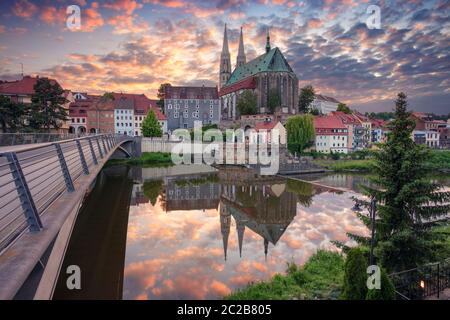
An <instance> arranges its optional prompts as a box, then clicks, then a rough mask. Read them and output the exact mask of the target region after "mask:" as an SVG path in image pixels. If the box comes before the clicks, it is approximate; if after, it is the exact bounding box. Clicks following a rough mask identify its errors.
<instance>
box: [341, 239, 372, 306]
mask: <svg viewBox="0 0 450 320" xmlns="http://www.w3.org/2000/svg"><path fill="white" fill-rule="evenodd" d="M344 272H345V273H344V286H343V288H342V298H343V299H345V300H365V299H366V295H367V259H366V257H365V256H364V253H363V251H362V249H361V248H358V247H356V248H352V249H350V250H349V251H348V253H347V259H346V260H345V266H344Z"/></svg>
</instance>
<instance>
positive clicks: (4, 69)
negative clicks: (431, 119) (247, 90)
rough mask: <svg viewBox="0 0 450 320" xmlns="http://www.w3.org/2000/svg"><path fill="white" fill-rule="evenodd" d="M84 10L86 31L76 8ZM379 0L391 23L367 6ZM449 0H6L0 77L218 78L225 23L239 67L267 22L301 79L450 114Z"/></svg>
mask: <svg viewBox="0 0 450 320" xmlns="http://www.w3.org/2000/svg"><path fill="white" fill-rule="evenodd" d="M71 4H77V5H79V6H80V8H81V30H79V31H70V30H69V29H68V28H67V27H66V19H67V16H68V15H67V14H66V8H67V6H68V5H71ZM370 4H373V5H378V6H379V7H380V8H381V29H372V30H370V29H368V28H367V26H366V24H365V21H366V19H367V17H368V15H367V14H366V9H367V7H368V6H369V5H370ZM449 13H450V1H448V0H431V1H422V0H410V1H388V0H386V1H383V0H381V1H376V0H373V1H372V0H359V1H358V0H338V1H331V0H308V1H306V0H305V1H290V0H254V1H245V0H230V1H226V0H209V1H200V0H194V1H181V0H116V1H114V0H107V1H87V0H68V1H66V0H57V1H50V0H42V1H38V0H18V1H12V0H1V1H0V79H2V80H12V79H17V78H19V77H20V72H21V71H20V70H21V66H20V63H23V64H24V73H25V74H32V75H34V74H39V75H41V76H50V77H53V78H55V79H57V80H58V81H59V82H60V84H61V85H62V86H63V87H64V88H67V89H71V90H73V91H84V92H86V91H87V92H89V93H100V92H104V91H118V92H119V91H123V92H130V93H145V94H147V95H148V96H149V97H151V98H153V97H154V96H155V94H156V90H157V88H158V87H159V84H160V83H163V82H169V83H171V84H173V85H193V84H196V85H201V84H205V85H216V84H217V83H218V69H219V68H218V61H219V56H220V51H221V47H222V37H223V28H224V24H225V23H227V24H228V26H229V40H230V52H231V59H232V64H234V63H235V61H236V54H237V42H238V37H239V28H240V27H241V26H243V29H244V42H245V50H246V54H247V60H250V59H252V58H254V57H256V56H257V55H259V54H262V53H263V52H264V46H265V30H266V29H267V27H269V28H270V35H271V42H272V46H273V47H274V46H277V47H279V48H280V49H281V50H282V52H283V53H284V54H285V56H286V58H287V60H288V62H289V63H290V65H291V66H292V68H293V69H294V71H295V72H296V74H297V76H298V78H299V80H300V86H304V85H306V84H312V85H313V86H314V87H315V88H316V91H317V92H319V93H322V94H325V95H329V96H334V97H336V98H337V99H339V100H341V101H343V102H346V103H348V104H349V105H350V106H351V107H353V108H356V109H359V110H361V111H386V110H391V109H392V106H393V103H392V100H393V99H394V98H395V95H396V93H397V92H398V91H401V90H404V91H405V92H407V94H408V95H409V97H410V106H411V108H414V109H415V110H419V111H429V112H435V113H439V114H447V113H449V112H450V103H449V99H450V57H449V52H450V40H449V39H450V19H449Z"/></svg>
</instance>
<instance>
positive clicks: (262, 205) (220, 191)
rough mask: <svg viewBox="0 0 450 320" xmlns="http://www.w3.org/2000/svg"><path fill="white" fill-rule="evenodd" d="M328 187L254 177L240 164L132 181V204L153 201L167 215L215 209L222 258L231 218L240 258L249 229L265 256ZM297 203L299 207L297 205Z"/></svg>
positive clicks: (225, 257)
mask: <svg viewBox="0 0 450 320" xmlns="http://www.w3.org/2000/svg"><path fill="white" fill-rule="evenodd" d="M329 191H330V189H329V188H317V187H313V186H312V185H311V184H309V183H305V182H302V181H293V180H291V179H284V178H280V177H273V176H271V177H264V176H255V174H254V172H253V171H251V170H247V169H244V168H231V169H221V170H219V171H217V172H213V173H209V174H194V175H185V176H179V175H178V176H172V177H171V176H164V177H161V179H153V180H147V181H145V182H143V183H141V184H139V183H138V184H135V185H134V188H133V197H132V201H131V204H132V205H140V204H143V203H149V202H150V203H151V204H152V205H153V206H154V205H155V204H156V202H157V199H158V203H159V205H160V206H161V208H162V209H163V211H165V212H166V213H167V214H170V213H171V212H173V211H180V210H181V211H182V210H203V211H204V210H208V209H215V210H217V211H218V213H219V214H218V216H219V219H220V232H221V236H222V240H223V253H224V259H225V260H227V252H228V241H229V235H230V229H231V227H232V225H233V223H232V220H234V223H235V226H236V233H237V236H238V249H239V256H240V257H242V252H243V245H244V235H245V233H246V230H247V229H250V230H251V231H253V232H254V233H256V234H257V235H259V236H260V237H261V240H262V242H263V243H264V255H265V257H266V259H267V254H268V250H269V243H271V244H272V245H273V246H275V245H276V244H277V242H278V241H279V240H280V238H281V237H282V236H283V234H284V232H285V231H286V229H287V228H288V227H289V225H290V224H291V222H292V221H293V220H294V218H295V216H296V214H297V208H299V210H301V208H302V206H303V207H308V206H309V204H310V203H311V202H312V197H313V196H314V195H316V194H318V193H322V192H329ZM298 204H299V206H298Z"/></svg>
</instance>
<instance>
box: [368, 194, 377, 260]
mask: <svg viewBox="0 0 450 320" xmlns="http://www.w3.org/2000/svg"><path fill="white" fill-rule="evenodd" d="M376 211H377V200H376V199H375V198H374V197H372V200H371V201H370V208H369V214H370V222H371V229H372V235H371V237H370V259H369V260H370V265H373V247H374V245H375V214H376Z"/></svg>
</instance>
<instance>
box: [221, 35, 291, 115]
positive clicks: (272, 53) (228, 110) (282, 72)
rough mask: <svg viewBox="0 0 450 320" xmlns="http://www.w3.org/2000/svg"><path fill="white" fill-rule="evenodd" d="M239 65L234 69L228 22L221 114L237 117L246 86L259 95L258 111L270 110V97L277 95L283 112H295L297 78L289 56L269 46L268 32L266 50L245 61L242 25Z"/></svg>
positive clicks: (223, 50)
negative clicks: (229, 46)
mask: <svg viewBox="0 0 450 320" xmlns="http://www.w3.org/2000/svg"><path fill="white" fill-rule="evenodd" d="M236 60H237V61H236V67H235V69H234V71H233V72H232V73H231V71H230V70H231V67H230V66H231V59H230V53H229V50H228V38H227V29H226V26H225V31H224V39H223V46H222V53H221V56H220V70H219V84H220V92H219V96H220V105H221V113H222V116H221V118H222V119H224V120H235V119H238V118H239V116H240V114H239V110H238V108H237V103H238V100H239V97H240V95H241V94H242V92H244V90H250V91H252V92H253V93H254V94H255V95H256V100H257V103H256V107H257V112H258V113H267V112H270V111H273V110H269V97H270V95H271V94H276V95H278V98H279V100H280V105H279V106H277V109H278V110H279V111H281V112H283V113H287V114H295V113H296V111H297V104H298V79H297V76H296V75H295V73H294V71H293V70H292V68H291V67H290V66H289V63H288V62H287V61H286V58H285V57H284V55H283V54H282V53H281V51H280V49H278V48H273V49H272V48H271V47H270V37H269V33H268V32H267V41H266V52H265V53H264V54H262V55H260V56H258V57H257V58H255V59H253V60H251V61H249V62H246V58H245V52H244V40H243V35H242V29H241V37H240V40H239V50H238V57H237V59H236Z"/></svg>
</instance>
